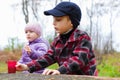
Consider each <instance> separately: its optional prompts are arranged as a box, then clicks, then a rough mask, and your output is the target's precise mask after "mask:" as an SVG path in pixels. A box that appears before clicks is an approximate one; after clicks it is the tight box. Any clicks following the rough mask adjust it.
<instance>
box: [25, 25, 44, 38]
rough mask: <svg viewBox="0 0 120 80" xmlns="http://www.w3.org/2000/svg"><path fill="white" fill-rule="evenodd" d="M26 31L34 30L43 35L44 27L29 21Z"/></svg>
mask: <svg viewBox="0 0 120 80" xmlns="http://www.w3.org/2000/svg"><path fill="white" fill-rule="evenodd" d="M26 31H33V32H35V33H37V34H38V35H39V36H40V35H42V29H41V26H40V24H39V23H28V24H27V25H26V27H25V32H26Z"/></svg>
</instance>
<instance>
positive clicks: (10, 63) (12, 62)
mask: <svg viewBox="0 0 120 80" xmlns="http://www.w3.org/2000/svg"><path fill="white" fill-rule="evenodd" d="M16 63H17V61H16V60H8V61H7V65H8V73H16V67H15V65H16Z"/></svg>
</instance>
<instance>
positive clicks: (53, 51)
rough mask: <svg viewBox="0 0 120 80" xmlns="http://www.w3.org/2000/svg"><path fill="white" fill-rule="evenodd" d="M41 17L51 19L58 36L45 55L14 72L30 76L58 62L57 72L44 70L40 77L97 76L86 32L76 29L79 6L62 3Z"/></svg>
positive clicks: (78, 21) (93, 56)
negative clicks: (27, 72) (46, 16)
mask: <svg viewBox="0 0 120 80" xmlns="http://www.w3.org/2000/svg"><path fill="white" fill-rule="evenodd" d="M44 14H45V15H52V16H53V19H54V21H53V25H54V28H55V31H56V32H57V33H58V34H59V35H58V36H57V37H56V38H55V39H54V41H53V42H52V44H51V48H50V50H48V52H47V54H45V55H44V56H42V57H40V58H39V59H37V60H35V61H32V62H30V63H28V64H26V65H25V64H19V65H16V69H17V70H18V71H22V70H28V71H29V72H31V73H32V72H34V71H37V70H40V69H42V68H45V67H47V66H49V65H51V64H53V63H56V62H57V63H58V64H59V68H58V69H57V70H51V69H46V70H45V71H44V72H43V74H44V75H55V74H74V75H92V76H94V75H97V71H96V60H95V55H94V51H93V49H92V44H91V39H90V37H89V35H88V34H87V33H86V32H84V31H81V30H79V29H78V28H77V27H78V25H79V24H80V20H81V10H80V8H79V6H78V5H76V4H75V3H73V2H61V3H59V4H58V5H57V6H56V7H55V8H53V9H51V10H48V11H45V12H44Z"/></svg>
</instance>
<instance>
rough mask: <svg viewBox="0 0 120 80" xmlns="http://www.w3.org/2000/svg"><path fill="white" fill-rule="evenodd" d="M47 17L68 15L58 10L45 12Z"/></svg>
mask: <svg viewBox="0 0 120 80" xmlns="http://www.w3.org/2000/svg"><path fill="white" fill-rule="evenodd" d="M44 14H45V15H52V16H65V15H66V14H65V13H63V12H61V11H59V10H57V9H52V10H48V11H44Z"/></svg>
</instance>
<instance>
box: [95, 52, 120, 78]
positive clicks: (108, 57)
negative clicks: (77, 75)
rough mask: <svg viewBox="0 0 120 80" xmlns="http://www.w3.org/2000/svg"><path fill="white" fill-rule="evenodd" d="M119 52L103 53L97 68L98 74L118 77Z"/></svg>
mask: <svg viewBox="0 0 120 80" xmlns="http://www.w3.org/2000/svg"><path fill="white" fill-rule="evenodd" d="M119 62H120V53H114V54H103V55H102V61H101V63H100V64H98V66H97V68H98V71H99V76H107V77H120V63H119Z"/></svg>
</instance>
